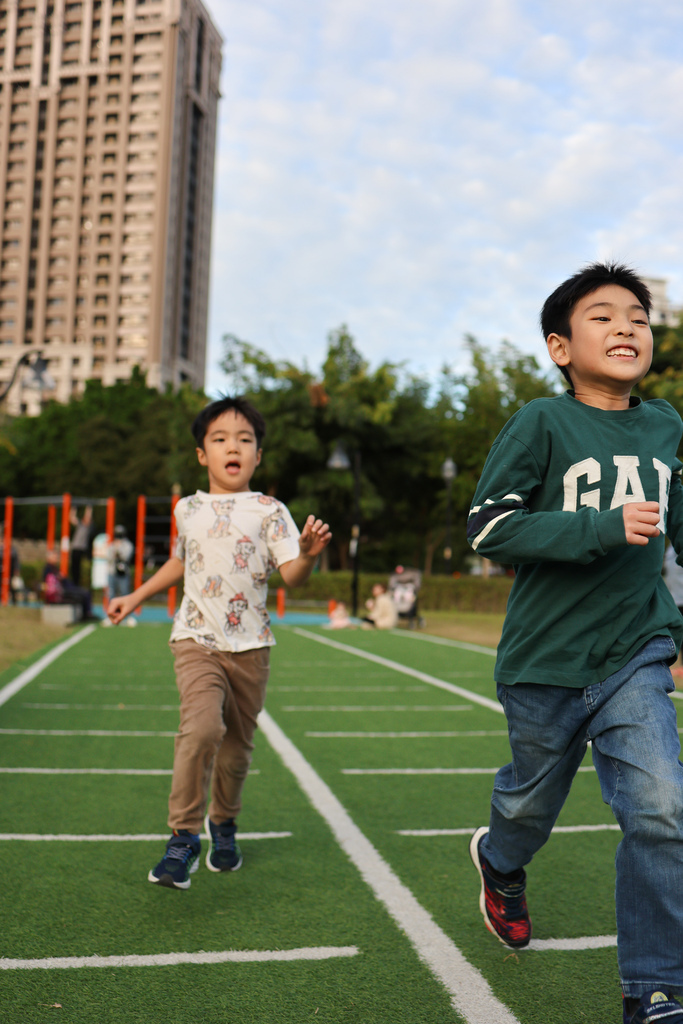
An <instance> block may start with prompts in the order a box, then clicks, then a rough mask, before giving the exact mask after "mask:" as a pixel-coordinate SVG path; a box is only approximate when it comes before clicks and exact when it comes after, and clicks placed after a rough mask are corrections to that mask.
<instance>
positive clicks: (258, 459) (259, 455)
mask: <svg viewBox="0 0 683 1024" xmlns="http://www.w3.org/2000/svg"><path fill="white" fill-rule="evenodd" d="M262 455H263V448H259V450H258V451H257V452H256V465H257V466H260V465H261V456H262Z"/></svg>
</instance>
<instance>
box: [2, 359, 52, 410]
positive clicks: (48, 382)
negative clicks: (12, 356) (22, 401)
mask: <svg viewBox="0 0 683 1024" xmlns="http://www.w3.org/2000/svg"><path fill="white" fill-rule="evenodd" d="M22 366H29V367H30V369H31V373H30V375H29V376H28V377H27V379H26V380H25V381H24V382H23V383H24V387H27V388H37V389H38V390H40V391H52V390H53V389H54V387H55V382H54V381H53V379H52V377H51V376H50V374H49V373H48V372H47V363H46V361H45V360H44V359H43V357H42V355H41V354H40V352H24V354H23V356H22V357H21V358H20V359H19V360H18V361H17V365H16V366H15V367H14V372H13V374H12V376H11V378H10V381H9V384H6V385H5V387H4V388H3V389H2V391H0V402H2V400H3V398H5V397H6V395H7V394H8V393H9V390H10V388H11V387H12V385H13V384H14V382H15V380H16V379H17V374H18V373H19V368H20V367H22Z"/></svg>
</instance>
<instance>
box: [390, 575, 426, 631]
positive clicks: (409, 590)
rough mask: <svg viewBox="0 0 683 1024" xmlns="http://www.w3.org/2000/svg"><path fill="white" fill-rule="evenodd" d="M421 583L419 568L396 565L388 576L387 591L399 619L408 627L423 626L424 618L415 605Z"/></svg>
mask: <svg viewBox="0 0 683 1024" xmlns="http://www.w3.org/2000/svg"><path fill="white" fill-rule="evenodd" d="M421 585H422V573H421V572H420V570H419V569H405V568H404V567H403V566H402V565H397V566H396V569H395V570H394V572H392V574H391V576H390V577H389V593H390V594H391V597H392V600H393V602H394V604H395V605H396V611H397V612H398V617H399V621H400V620H401V619H403V620H404V621H406V622H407V623H408V629H417V628H418V626H419V627H420V628H421V627H423V626H424V624H425V623H424V619H423V618H422V617H421V616H420V614H419V612H418V607H417V595H418V593H419V591H420V586H421Z"/></svg>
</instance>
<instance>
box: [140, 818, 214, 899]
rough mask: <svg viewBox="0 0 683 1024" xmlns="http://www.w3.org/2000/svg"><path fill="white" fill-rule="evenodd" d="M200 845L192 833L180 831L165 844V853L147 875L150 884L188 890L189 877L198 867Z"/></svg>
mask: <svg viewBox="0 0 683 1024" xmlns="http://www.w3.org/2000/svg"><path fill="white" fill-rule="evenodd" d="M201 848H202V844H201V843H200V841H199V836H198V835H195V833H194V832H186V831H185V829H180V831H178V832H176V831H175V829H174V830H173V835H172V836H171V838H170V839H169V841H168V842H167V843H166V853H165V854H164V856H163V859H162V860H160V861H159V863H158V864H157V866H156V867H155V868H152V870H151V871H150V873H149V874H148V875H147V879H148V881H150V882H156V883H157V885H165V886H166V887H167V888H169V889H189V888H190V885H191V884H192V883H191V881H190V875H191V874H192V873H193V872H194V871H196V870H197V868H198V867H199V860H198V857H199V854H200V851H201Z"/></svg>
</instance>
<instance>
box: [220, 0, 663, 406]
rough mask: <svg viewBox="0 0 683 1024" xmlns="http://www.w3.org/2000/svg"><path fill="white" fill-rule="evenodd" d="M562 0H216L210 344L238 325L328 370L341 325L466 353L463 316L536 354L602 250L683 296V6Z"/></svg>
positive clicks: (423, 366)
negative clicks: (567, 288)
mask: <svg viewBox="0 0 683 1024" xmlns="http://www.w3.org/2000/svg"><path fill="white" fill-rule="evenodd" d="M546 7H549V5H540V6H539V5H537V4H535V3H533V2H532V0H483V2H481V3H479V4H478V5H472V4H471V3H469V2H468V3H466V2H465V0H421V2H420V3H419V4H418V3H416V2H415V0H394V2H392V3H389V2H388V0H376V2H375V3H374V4H373V5H372V7H371V8H369V7H368V5H367V4H366V3H365V2H363V3H361V2H360V0H345V2H344V4H338V3H331V2H330V0H317V3H316V4H315V5H311V4H309V3H308V2H304V0H288V2H287V4H283V3H282V2H281V0H234V2H231V3H230V4H228V3H227V0H220V2H216V3H214V4H213V13H214V17H215V18H216V20H217V23H218V25H219V28H220V29H221V31H222V32H223V34H224V36H225V39H226V44H225V49H224V75H223V83H222V92H223V96H224V98H223V100H222V105H221V112H220V133H219V157H218V163H217V195H216V200H217V202H216V221H215V227H214V242H213V249H214V257H213V272H212V303H211V327H210V352H211V360H212V364H215V361H216V358H217V356H218V354H219V353H220V337H221V335H222V334H223V333H225V332H228V331H231V332H234V333H237V334H239V335H241V336H243V337H245V338H248V339H250V340H251V341H253V342H254V343H255V344H258V345H260V346H261V347H263V348H266V349H267V350H268V351H270V352H271V353H272V354H273V355H274V356H277V357H279V358H282V357H284V356H287V357H289V358H292V359H293V360H295V361H298V362H301V361H302V360H303V359H304V358H305V357H306V358H308V360H309V363H310V365H312V366H316V365H317V364H319V362H320V360H321V358H322V356H323V353H324V350H325V338H326V334H327V331H328V330H329V329H331V328H333V327H336V326H337V325H338V324H339V323H340V322H342V321H345V322H347V323H348V324H349V326H350V328H351V330H352V333H354V334H355V336H356V337H357V339H358V344H359V347H360V349H361V351H362V352H363V353H364V355H366V356H367V357H368V358H370V359H371V360H372V361H373V362H377V361H380V360H383V359H392V360H403V359H405V360H408V361H409V363H410V365H411V367H412V368H414V369H415V370H416V371H417V370H420V371H425V372H435V370H436V369H437V368H438V367H439V366H440V365H441V363H442V362H443V361H444V360H445V359H448V360H451V361H457V360H458V359H460V358H461V351H462V350H461V348H460V344H461V339H462V336H463V334H464V333H465V332H467V331H469V332H472V333H474V334H475V335H477V336H479V337H480V338H481V339H482V340H484V341H486V342H487V343H490V344H495V343H497V341H498V340H499V339H500V338H502V337H508V338H510V339H511V340H512V341H513V342H515V343H517V344H519V345H520V347H522V348H525V349H527V350H530V351H531V350H533V351H538V352H540V351H542V341H541V339H540V338H539V335H538V331H537V327H536V317H537V310H538V307H539V306H540V304H541V303H542V301H543V299H544V298H545V296H546V295H547V294H548V292H549V291H550V290H551V289H552V288H553V287H555V285H556V284H557V283H559V281H560V280H562V278H563V277H565V276H567V275H568V274H570V273H572V272H573V271H574V270H575V269H576V268H577V266H579V265H580V264H582V263H583V262H585V261H586V260H590V259H593V258H596V257H598V256H601V255H613V254H616V255H619V256H622V257H624V258H626V259H628V260H629V261H631V262H633V263H634V264H636V265H637V266H639V267H640V268H641V269H642V270H643V272H645V273H653V274H658V275H662V276H668V277H669V278H670V279H671V282H672V284H671V294H672V297H673V298H674V299H676V300H677V301H680V300H681V299H683V280H682V279H681V273H680V271H679V267H680V266H681V255H682V250H683V237H682V229H681V228H680V226H679V223H678V220H677V217H676V214H677V211H678V209H679V208H680V200H681V198H683V196H682V195H681V193H682V191H683V186H681V185H680V184H679V182H682V181H683V176H682V175H681V171H682V170H683V167H682V162H683V154H682V153H681V144H680V139H681V118H682V117H683V113H682V108H681V104H680V102H679V98H680V96H681V93H682V86H683V68H682V67H681V64H680V63H679V62H678V60H677V57H676V50H677V49H680V36H681V30H682V29H683V16H682V14H681V12H680V11H679V9H678V7H677V6H676V5H674V4H672V3H669V2H667V0H655V2H654V3H651V4H650V5H648V7H647V8H644V7H643V5H641V4H640V3H638V4H637V3H636V2H635V0H622V2H619V3H617V2H616V0H598V2H595V0H592V2H590V3H589V2H588V0H576V2H575V3H574V4H572V5H564V6H563V7H561V8H560V7H558V8H557V9H554V8H553V9H552V10H546V9H545V8H546ZM676 43H678V46H677V45H676ZM220 383H221V379H220V375H218V374H217V373H216V371H215V369H214V368H213V365H212V367H210V369H209V376H208V386H209V388H213V389H215V388H216V387H218V386H220Z"/></svg>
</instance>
